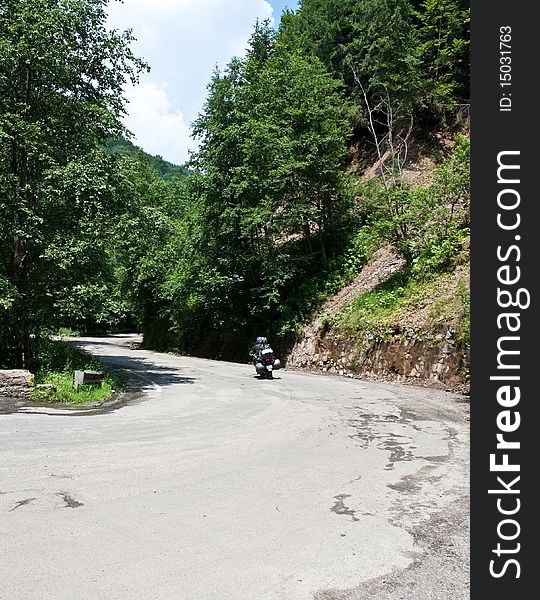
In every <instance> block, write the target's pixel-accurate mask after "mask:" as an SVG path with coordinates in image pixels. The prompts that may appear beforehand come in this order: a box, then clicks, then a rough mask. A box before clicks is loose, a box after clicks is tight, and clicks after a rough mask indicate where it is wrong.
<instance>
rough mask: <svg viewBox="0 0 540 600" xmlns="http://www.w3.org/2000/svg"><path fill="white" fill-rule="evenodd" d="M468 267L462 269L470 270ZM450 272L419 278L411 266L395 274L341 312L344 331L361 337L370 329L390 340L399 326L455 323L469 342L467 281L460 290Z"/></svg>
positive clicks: (459, 283)
mask: <svg viewBox="0 0 540 600" xmlns="http://www.w3.org/2000/svg"><path fill="white" fill-rule="evenodd" d="M466 270H467V268H466V267H464V268H463V269H462V272H463V273H466ZM455 288H456V285H455V284H452V276H451V275H449V274H438V275H432V276H430V277H425V278H422V279H420V278H417V277H415V276H414V275H413V274H411V272H410V271H409V270H407V269H403V270H402V271H399V272H398V273H395V274H394V275H393V276H392V277H390V278H389V279H388V280H387V281H385V282H384V283H382V284H381V285H379V286H378V287H376V288H375V289H374V290H372V291H371V292H367V293H365V294H362V295H361V296H359V297H358V298H357V299H356V300H355V301H354V302H353V304H352V305H351V306H350V307H348V308H347V309H345V310H344V311H343V312H342V313H341V314H340V315H338V322H339V325H340V329H341V332H342V334H345V335H348V336H350V337H352V338H356V339H358V338H361V337H362V336H363V335H364V333H365V332H366V330H369V331H370V333H371V334H372V335H374V336H375V337H376V338H377V339H380V340H383V339H388V337H389V336H391V335H392V334H393V333H395V330H396V327H398V328H401V327H418V328H421V327H426V326H428V328H429V329H431V328H432V327H430V324H431V325H432V324H434V323H436V322H438V321H445V322H454V323H455V325H456V328H457V329H458V338H459V339H460V340H461V341H462V342H464V343H465V344H468V341H469V337H470V334H469V300H470V294H469V292H468V285H467V283H466V280H465V279H463V280H461V279H460V280H459V282H458V283H457V289H455Z"/></svg>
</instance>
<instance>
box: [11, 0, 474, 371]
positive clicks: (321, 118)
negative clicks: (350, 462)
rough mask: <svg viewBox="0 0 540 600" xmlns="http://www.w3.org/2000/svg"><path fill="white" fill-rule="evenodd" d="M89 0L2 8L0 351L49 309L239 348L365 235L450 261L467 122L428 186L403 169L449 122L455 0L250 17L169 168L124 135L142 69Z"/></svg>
mask: <svg viewBox="0 0 540 600" xmlns="http://www.w3.org/2000/svg"><path fill="white" fill-rule="evenodd" d="M106 5H107V0H4V2H3V3H2V5H1V6H0V242H1V245H0V365H4V366H12V367H26V368H30V367H32V365H33V363H34V362H35V361H36V360H37V357H36V348H37V347H38V345H39V340H40V338H42V337H46V336H48V335H49V334H50V333H53V332H55V331H56V330H57V329H58V327H60V326H65V327H71V328H73V329H81V330H96V329H104V330H106V329H114V328H118V327H131V328H134V329H138V330H142V331H143V332H144V337H145V344H146V345H148V346H152V347H157V348H175V349H177V350H179V351H182V352H194V353H198V354H203V355H207V356H212V357H228V358H239V357H243V354H244V353H245V349H246V346H247V342H248V340H249V339H250V338H251V337H252V336H253V335H255V334H259V333H260V332H262V333H263V334H266V335H271V336H274V337H275V339H276V340H277V342H278V344H280V343H281V344H283V347H285V346H286V345H287V343H289V342H290V340H291V339H293V338H294V335H295V333H296V331H297V329H298V326H299V325H301V324H302V323H304V322H305V321H306V320H307V319H309V317H310V316H311V315H312V314H313V311H314V310H316V309H317V307H318V306H319V305H320V303H321V301H322V300H323V299H324V298H325V297H326V296H327V295H328V294H330V293H332V292H334V291H337V289H339V287H340V286H342V285H343V284H344V283H346V282H347V281H348V280H350V278H351V277H354V275H356V274H357V273H358V270H359V269H360V268H361V266H362V265H363V264H365V261H366V260H367V258H368V257H369V255H370V252H372V250H373V248H374V247H376V246H377V244H382V243H385V242H387V241H389V242H391V243H393V244H394V245H395V246H396V248H397V249H398V251H400V252H401V253H402V254H403V256H404V257H405V258H406V260H407V264H408V265H409V267H410V269H411V270H412V271H411V272H416V273H417V274H418V273H423V274H424V275H426V274H429V273H430V272H438V271H442V270H448V269H451V268H452V266H453V264H454V261H455V258H456V256H457V254H458V252H459V248H460V244H461V241H462V239H463V238H464V237H465V236H466V235H467V234H468V142H467V140H466V138H464V137H460V136H458V137H456V142H455V146H454V153H453V154H452V156H449V155H448V153H446V155H445V154H444V152H442V153H440V156H439V158H440V160H439V162H440V166H439V168H438V169H439V170H438V171H437V175H436V177H435V180H434V182H433V183H432V184H430V185H427V186H424V187H423V188H422V189H419V190H418V189H412V188H410V187H409V186H408V184H407V183H406V181H405V180H404V178H403V176H402V175H403V167H404V164H405V162H404V161H405V160H406V158H407V156H406V153H407V149H408V147H409V144H410V143H412V141H413V140H416V143H417V145H418V143H422V144H425V145H426V146H429V145H433V144H434V140H436V135H435V134H436V132H438V131H441V130H446V131H448V132H452V135H454V134H455V133H456V132H457V131H459V130H461V129H463V124H464V123H465V122H466V118H467V114H468V113H467V111H468V105H469V80H468V77H469V59H468V51H469V48H468V46H469V8H468V3H466V2H463V1H462V0H458V1H452V2H451V1H449V0H424V1H417V0H302V1H301V3H300V7H299V9H298V10H297V11H296V12H285V13H284V14H283V16H282V19H281V23H280V25H279V27H278V29H277V31H276V30H275V29H274V28H273V27H271V25H270V23H269V22H258V23H256V24H255V25H254V30H253V34H252V36H251V39H250V41H249V44H248V47H247V50H246V53H245V54H244V56H241V57H235V58H233V59H232V60H231V61H230V62H229V64H228V65H227V67H226V68H224V69H223V70H222V71H218V70H216V71H215V73H214V74H213V76H212V79H211V81H210V82H209V85H208V97H207V100H206V103H205V105H204V106H203V107H202V108H201V112H200V114H199V117H198V118H197V119H196V121H195V123H194V124H193V135H194V137H195V138H196V139H197V140H198V141H199V148H198V150H197V151H196V152H195V153H194V154H193V156H192V158H191V160H190V162H189V164H186V165H183V166H181V167H179V166H175V165H171V164H170V163H167V162H166V161H163V159H161V158H160V157H150V156H148V155H147V154H145V153H144V152H143V151H141V150H140V149H136V148H135V147H134V146H133V145H132V144H130V143H129V142H128V141H126V138H127V137H129V134H128V132H126V131H125V130H124V128H123V126H122V124H121V117H122V115H123V114H124V113H125V99H124V97H123V92H122V89H123V85H124V83H125V82H126V81H132V82H136V81H137V78H138V75H139V74H140V73H141V72H142V71H144V70H146V69H147V68H148V67H147V65H146V64H145V63H144V61H142V60H141V59H139V58H137V57H135V56H134V55H133V53H132V51H131V49H130V45H131V43H132V41H133V38H132V36H131V34H130V33H129V32H124V33H121V32H117V31H108V30H107V28H106V25H105V22H106ZM385 157H386V158H385ZM388 157H390V160H388ZM382 158H384V160H383V161H382V162H381V159H382ZM378 159H379V165H380V167H381V168H380V173H379V176H378V177H376V178H374V179H373V180H367V179H366V178H365V177H363V171H364V170H365V168H366V167H367V166H369V165H372V164H374V163H375V162H376V161H377V160H378ZM426 215H431V216H432V217H433V218H431V219H427V220H426Z"/></svg>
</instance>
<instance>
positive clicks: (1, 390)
mask: <svg viewBox="0 0 540 600" xmlns="http://www.w3.org/2000/svg"><path fill="white" fill-rule="evenodd" d="M33 380H34V376H33V375H32V374H31V373H30V371H25V370H23V369H9V370H0V401H2V400H13V399H20V400H28V399H29V398H30V387H31V386H32V385H33Z"/></svg>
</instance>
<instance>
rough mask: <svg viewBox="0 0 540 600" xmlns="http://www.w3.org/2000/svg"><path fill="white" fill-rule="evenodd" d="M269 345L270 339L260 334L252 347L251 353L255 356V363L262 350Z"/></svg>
mask: <svg viewBox="0 0 540 600" xmlns="http://www.w3.org/2000/svg"><path fill="white" fill-rule="evenodd" d="M267 347H268V340H267V339H266V338H265V337H264V336H258V337H257V339H256V340H255V344H253V346H252V347H251V350H250V351H249V355H250V356H251V357H252V358H253V364H255V363H256V362H257V359H258V358H259V356H260V354H261V351H262V350H264V349H265V348H267Z"/></svg>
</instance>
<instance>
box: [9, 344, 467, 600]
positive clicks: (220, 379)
mask: <svg viewBox="0 0 540 600" xmlns="http://www.w3.org/2000/svg"><path fill="white" fill-rule="evenodd" d="M129 340H130V338H129V337H125V336H115V337H111V338H82V339H80V340H79V341H78V343H80V344H81V345H83V346H85V347H86V348H88V349H89V350H91V351H92V352H94V353H96V354H98V355H100V356H101V357H102V358H103V359H104V360H105V362H107V363H108V364H109V365H111V366H113V367H115V368H120V369H123V370H125V371H126V372H127V373H128V374H129V377H130V381H131V384H132V385H133V386H135V387H138V388H143V389H144V395H142V396H141V397H139V398H137V399H135V400H134V401H131V402H127V403H124V404H122V405H120V406H119V407H118V408H116V409H115V410H112V409H111V408H108V409H106V410H102V409H97V410H96V409H94V410H88V411H86V410H55V409H51V408H50V407H35V406H27V407H21V408H20V409H19V411H17V412H12V413H10V414H3V415H0V436H1V438H0V440H1V443H0V464H1V465H2V466H1V471H2V476H1V479H0V515H1V518H0V522H1V528H0V536H1V537H0V554H1V562H2V569H1V573H0V598H2V599H3V598H6V599H8V598H9V599H10V600H45V599H51V600H101V599H102V600H112V599H119V600H150V599H159V600H177V599H178V600H229V599H230V600H311V599H314V598H315V599H318V600H323V599H325V600H333V599H336V600H338V599H339V600H345V599H347V600H355V599H361V598H362V599H363V598H374V597H377V598H378V600H384V599H386V598H389V599H390V598H396V599H397V598H400V597H402V598H407V600H409V599H413V598H414V599H422V598H430V599H431V600H437V599H438V598H440V599H441V600H442V599H443V598H448V597H452V598H453V599H461V598H463V599H465V598H467V597H468V589H467V585H468V560H467V547H468V529H467V523H468V514H467V511H468V488H469V479H468V475H469V460H468V459H469V427H468V426H469V423H468V416H467V415H468V408H469V405H468V400H467V399H466V398H463V397H461V396H457V395H453V394H450V393H445V392H440V391H434V390H427V389H421V388H413V387H404V386H397V385H390V384H379V383H373V382H367V381H362V380H348V379H343V378H338V377H332V376H317V375H309V374H301V373H296V372H294V373H293V372H289V371H286V370H283V371H280V372H278V373H277V374H276V375H277V377H276V379H275V380H273V381H270V380H258V379H257V378H255V377H254V372H253V369H252V367H250V366H249V365H240V364H232V363H224V362H215V361H209V360H203V359H196V358H188V357H178V356H172V355H167V354H159V353H155V352H149V351H145V350H138V349H134V348H130V347H129V345H128V344H127V343H126V342H129Z"/></svg>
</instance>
